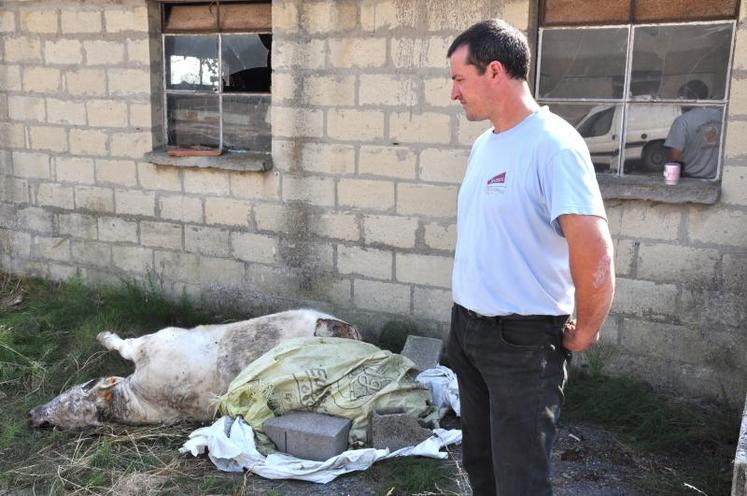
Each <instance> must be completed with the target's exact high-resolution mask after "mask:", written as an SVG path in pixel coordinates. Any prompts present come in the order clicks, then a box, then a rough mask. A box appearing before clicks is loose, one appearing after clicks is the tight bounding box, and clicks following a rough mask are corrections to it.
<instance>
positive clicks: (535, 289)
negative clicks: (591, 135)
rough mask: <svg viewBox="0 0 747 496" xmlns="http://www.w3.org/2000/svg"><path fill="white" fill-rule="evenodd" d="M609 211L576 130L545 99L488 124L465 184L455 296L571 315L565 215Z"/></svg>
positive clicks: (485, 310) (494, 311)
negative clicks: (516, 118) (498, 124)
mask: <svg viewBox="0 0 747 496" xmlns="http://www.w3.org/2000/svg"><path fill="white" fill-rule="evenodd" d="M563 214H582V215H595V216H598V217H602V218H605V219H606V214H605V211H604V204H603V203H602V195H601V194H600V192H599V185H598V184H597V179H596V175H595V173H594V167H593V165H592V163H591V158H590V157H589V150H588V148H587V147H586V143H585V142H584V140H583V138H581V136H580V135H579V134H578V132H577V131H576V130H575V129H574V128H573V126H571V125H570V124H568V123H567V122H565V121H564V120H563V119H561V118H560V117H558V116H557V115H555V114H553V113H551V112H550V111H549V110H548V109H547V107H542V108H541V109H540V110H538V111H537V112H535V113H534V114H531V115H530V116H528V117H527V118H526V119H524V120H523V121H521V122H520V123H519V124H517V125H516V126H514V127H512V128H511V129H508V130H506V131H503V132H501V133H497V134H496V133H494V132H493V129H492V128H491V129H489V130H487V131H486V132H485V133H483V134H482V135H481V136H480V137H479V138H477V140H476V141H475V143H474V145H473V146H472V152H471V154H470V158H469V163H468V165H467V172H466V173H465V176H464V181H463V182H462V185H461V187H460V189H459V197H458V209H457V243H456V252H455V254H454V271H453V276H452V291H453V296H454V301H455V302H456V303H458V304H460V305H461V306H463V307H465V308H468V309H470V310H473V311H475V312H477V313H480V314H482V315H489V316H494V315H510V314H519V315H568V314H570V313H572V312H573V306H574V294H575V291H574V287H573V281H572V279H571V272H570V268H569V264H568V243H567V242H566V240H565V239H564V238H563V235H562V231H561V229H560V224H559V222H558V217H559V216H560V215H563Z"/></svg>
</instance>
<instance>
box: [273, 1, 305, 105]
mask: <svg viewBox="0 0 747 496" xmlns="http://www.w3.org/2000/svg"><path fill="white" fill-rule="evenodd" d="M298 29H299V26H298V7H297V6H296V4H295V3H293V2H276V3H274V4H273V6H272V30H273V31H275V30H279V31H288V32H292V33H295V32H296V31H298ZM274 91H275V85H273V92H274ZM274 96H275V95H274V93H273V97H274Z"/></svg>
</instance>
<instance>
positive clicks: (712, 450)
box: [562, 355, 740, 496]
mask: <svg viewBox="0 0 747 496" xmlns="http://www.w3.org/2000/svg"><path fill="white" fill-rule="evenodd" d="M566 392H567V396H566V403H565V406H564V410H563V416H562V419H563V421H564V422H570V423H578V422H588V423H592V424H595V425H598V426H602V427H604V428H605V429H607V430H608V431H610V432H612V433H613V434H615V435H616V436H617V438H618V439H619V440H620V441H621V442H622V443H623V444H624V445H625V446H627V447H629V448H630V449H631V450H632V451H633V452H635V453H638V454H640V455H642V456H643V457H645V458H646V460H647V461H648V462H647V463H644V464H642V465H641V469H642V471H641V478H640V480H639V481H638V483H639V486H640V489H641V490H642V491H643V493H644V494H656V495H659V496H670V495H671V496H674V495H680V494H693V495H694V494H697V492H696V491H693V490H691V489H687V488H686V487H685V484H689V485H691V486H693V487H695V488H697V489H698V490H700V491H703V492H704V493H706V494H708V495H720V494H728V493H729V491H730V489H731V476H732V465H731V462H732V460H733V458H734V453H735V451H736V441H737V438H738V436H739V426H740V417H739V415H740V412H739V411H738V410H737V409H735V408H733V407H730V406H728V405H724V404H719V403H714V402H711V403H703V404H696V403H694V402H692V401H684V400H683V399H681V398H675V397H671V396H666V395H663V394H659V393H656V392H654V391H653V389H652V388H651V387H650V386H648V385H647V384H645V383H642V382H639V381H636V380H634V379H631V378H628V377H610V376H608V375H606V374H605V373H604V370H603V363H600V362H599V360H598V359H595V358H594V356H593V355H592V360H591V367H589V369H588V370H586V371H584V370H579V369H575V370H574V371H573V373H572V376H571V380H570V382H569V387H568V388H567V391H566ZM657 460H658V461H657Z"/></svg>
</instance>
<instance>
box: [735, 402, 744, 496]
mask: <svg viewBox="0 0 747 496" xmlns="http://www.w3.org/2000/svg"><path fill="white" fill-rule="evenodd" d="M731 496H747V400H745V403H744V413H743V414H742V428H741V429H739V441H737V454H736V456H735V457H734V478H733V479H732V484H731Z"/></svg>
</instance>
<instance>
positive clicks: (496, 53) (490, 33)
mask: <svg viewBox="0 0 747 496" xmlns="http://www.w3.org/2000/svg"><path fill="white" fill-rule="evenodd" d="M462 45H467V47H468V49H469V54H468V56H467V64H471V65H474V66H475V67H477V71H478V72H479V73H480V74H484V73H485V69H487V67H488V64H490V63H491V62H492V61H494V60H496V61H498V62H500V63H501V64H502V65H503V67H505V68H506V72H508V74H509V75H510V76H511V77H512V78H514V79H520V80H523V81H526V79H527V77H528V75H529V58H530V57H529V44H528V43H527V39H526V37H525V36H524V34H523V33H522V32H521V31H519V30H518V29H516V28H515V27H513V26H512V25H510V24H509V23H507V22H505V21H502V20H500V19H490V20H487V21H481V22H478V23H477V24H473V25H472V26H470V27H469V28H468V29H467V30H466V31H464V32H463V33H462V34H460V35H459V36H457V37H456V39H455V40H454V42H453V43H452V44H451V46H450V47H449V51H448V52H447V54H446V56H447V57H451V54H453V53H454V52H455V51H456V50H457V49H458V48H459V47H461V46H462Z"/></svg>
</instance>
